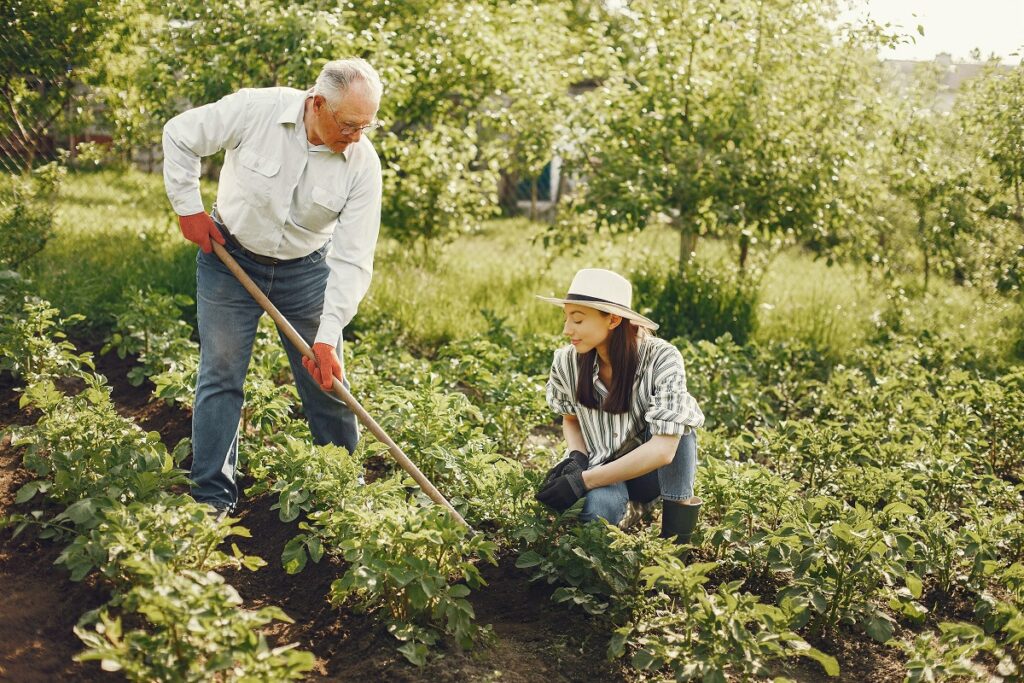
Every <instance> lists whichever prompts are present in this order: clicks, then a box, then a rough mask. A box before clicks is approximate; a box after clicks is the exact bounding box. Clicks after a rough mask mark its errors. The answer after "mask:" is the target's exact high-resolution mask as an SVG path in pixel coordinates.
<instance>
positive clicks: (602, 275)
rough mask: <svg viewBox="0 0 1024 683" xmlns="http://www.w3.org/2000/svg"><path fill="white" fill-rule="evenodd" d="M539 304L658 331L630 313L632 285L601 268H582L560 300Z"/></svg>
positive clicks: (645, 319) (656, 324)
mask: <svg viewBox="0 0 1024 683" xmlns="http://www.w3.org/2000/svg"><path fill="white" fill-rule="evenodd" d="M537 298H538V299H540V300H541V301H547V302H548V303H549V304H555V305H556V306H564V305H565V304H578V305H580V306H589V307H590V308H596V309H597V310H599V311H604V312H605V313H614V314H615V315H620V316H622V317H623V318H626V319H628V320H632V321H633V322H634V323H636V324H637V325H640V326H641V327H646V328H649V329H651V330H656V329H658V323H656V322H654V321H653V320H651V319H649V318H645V317H644V316H642V315H640V314H639V313H637V312H636V311H634V310H633V285H631V284H629V280H627V279H626V278H624V277H622V276H621V275H619V274H618V273H613V272H612V271H610V270H604V269H602V268H584V269H583V270H580V271H578V272H577V273H576V276H575V277H574V278H573V279H572V284H571V285H569V293H568V294H566V295H565V298H564V299H559V298H556V297H550V296H540V295H537Z"/></svg>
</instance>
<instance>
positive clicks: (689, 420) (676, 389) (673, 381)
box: [645, 345, 704, 436]
mask: <svg viewBox="0 0 1024 683" xmlns="http://www.w3.org/2000/svg"><path fill="white" fill-rule="evenodd" d="M653 372H654V395H653V396H652V397H651V403H650V406H649V408H648V409H647V414H646V416H645V417H646V419H647V423H648V425H650V428H651V434H652V435H659V434H660V435H669V436H681V435H684V434H689V433H690V432H691V431H693V430H694V429H696V428H697V427H700V426H701V425H703V424H704V413H703V412H701V409H700V407H699V406H698V405H697V400H696V399H695V398H694V397H693V396H691V395H690V393H689V392H688V391H687V390H686V369H685V367H684V365H683V356H682V354H680V353H679V349H677V348H675V347H674V346H671V345H665V346H664V348H663V350H661V352H660V353H659V354H658V356H657V358H655V360H654V368H653Z"/></svg>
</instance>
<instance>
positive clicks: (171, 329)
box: [100, 289, 199, 386]
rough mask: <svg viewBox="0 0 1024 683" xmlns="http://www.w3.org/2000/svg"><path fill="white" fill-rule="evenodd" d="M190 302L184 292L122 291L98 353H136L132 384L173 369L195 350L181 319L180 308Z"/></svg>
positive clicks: (129, 375) (170, 371) (129, 373)
mask: <svg viewBox="0 0 1024 683" xmlns="http://www.w3.org/2000/svg"><path fill="white" fill-rule="evenodd" d="M193 303H194V302H193V301H192V299H191V298H190V297H188V296H185V295H184V294H178V295H171V294H164V293H161V292H154V291H152V290H149V289H145V290H143V289H137V290H133V291H131V292H128V293H126V295H125V297H124V299H123V300H122V303H121V305H120V307H119V308H118V310H116V311H115V312H114V326H113V329H112V331H111V333H110V335H109V336H108V337H107V341H106V344H104V346H103V348H102V349H101V350H100V353H107V352H108V351H110V350H111V349H113V350H116V351H117V355H118V357H119V358H124V357H125V356H126V355H128V354H132V355H134V356H136V357H137V358H138V365H136V366H134V367H132V369H131V370H129V371H128V381H129V382H131V384H132V385H133V386H139V385H140V384H142V382H143V381H145V379H146V378H147V377H151V376H153V375H156V374H158V373H173V372H177V371H178V369H179V367H180V365H181V364H182V363H184V362H187V361H186V360H185V359H186V358H188V357H190V356H193V355H195V354H198V353H199V346H198V345H197V344H196V343H195V342H193V341H192V339H191V336H192V327H191V326H189V324H188V323H186V322H185V321H184V320H182V319H181V307H182V306H191V305H192V304H193Z"/></svg>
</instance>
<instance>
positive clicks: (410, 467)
mask: <svg viewBox="0 0 1024 683" xmlns="http://www.w3.org/2000/svg"><path fill="white" fill-rule="evenodd" d="M211 242H212V244H213V251H214V252H215V253H216V254H217V256H218V257H219V258H220V260H221V261H223V262H224V265H225V266H227V267H228V270H230V271H231V272H232V273H234V275H235V277H237V278H238V281H239V282H241V283H242V286H243V287H245V289H246V291H248V292H249V294H251V295H252V298H253V299H255V300H256V301H257V303H259V305H260V306H262V307H263V310H265V311H266V312H267V313H268V314H270V317H271V318H272V319H273V320H274V322H275V323H277V326H278V327H279V328H280V329H281V332H283V333H284V336H286V337H287V338H288V340H289V341H290V342H291V343H292V344H294V345H295V348H297V349H298V350H299V351H300V352H301V353H302V355H304V356H305V357H306V358H309V359H311V360H312V361H313V362H314V363H315V362H316V357H315V356H314V355H313V350H312V349H310V348H309V344H307V343H306V340H304V339H303V338H302V337H300V336H299V333H298V332H296V331H295V328H294V327H292V325H291V323H289V322H288V320H287V319H286V318H285V317H284V316H283V315H281V312H280V311H278V310H277V307H276V306H274V304H272V303H271V302H270V299H268V298H267V297H266V295H265V294H263V292H262V291H260V288H259V287H257V286H256V283H255V282H253V281H252V278H250V277H249V276H248V275H247V274H246V272H245V271H244V270H242V267H241V266H239V265H238V262H237V261H235V259H234V258H232V256H231V254H229V253H228V252H227V250H225V249H224V247H222V246H221V245H220V244H218V243H217V242H215V241H212V240H211ZM333 390H334V393H335V394H337V395H338V398H340V399H341V400H342V401H344V402H345V405H347V406H348V407H349V408H350V409H351V410H352V412H353V413H355V415H356V417H358V418H359V421H360V422H362V423H363V426H365V427H366V428H367V429H368V430H370V433H371V434H373V435H374V436H375V437H377V439H378V440H379V441H380V442H381V443H383V444H385V445H386V446H387V447H388V452H389V453H391V457H393V458H394V459H395V460H396V461H398V464H399V465H401V466H402V469H403V470H405V471H406V472H407V473H408V474H409V476H411V477H412V478H413V480H415V482H416V483H417V484H419V487H420V489H422V490H423V492H424V493H426V494H427V495H428V496H430V499H431V500H433V501H434V502H435V503H437V504H438V505H441V506H443V507H444V508H446V509H447V510H448V512H449V513H451V515H452V517H454V518H455V519H456V520H457V521H458V522H459V523H460V524H462V525H463V526H464V527H466V528H467V529H469V528H470V527H469V524H467V523H466V520H465V519H463V518H462V515H460V514H459V512H458V511H457V510H456V509H455V508H453V507H452V504H451V503H449V502H448V499H447V498H445V497H444V496H443V495H441V492H440V491H438V490H437V488H436V487H435V486H434V485H433V484H431V483H430V480H429V479H427V478H426V476H424V474H423V473H422V472H420V468H418V467H416V463H414V462H413V461H412V460H410V459H409V456H407V455H406V454H405V453H403V452H402V449H401V448H399V447H398V444H396V443H395V442H394V441H393V440H392V439H391V437H390V436H388V435H387V432H385V431H384V430H383V429H382V428H381V426H380V425H379V424H377V421H376V420H374V419H373V417H372V416H371V415H370V414H369V413H368V412H366V409H365V408H363V406H361V405H359V401H357V400H356V399H355V397H354V396H352V394H351V393H350V392H349V390H348V389H346V388H345V385H343V384H342V383H341V380H339V379H338V378H337V377H335V378H334V386H333Z"/></svg>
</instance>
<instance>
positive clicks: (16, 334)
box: [0, 297, 93, 382]
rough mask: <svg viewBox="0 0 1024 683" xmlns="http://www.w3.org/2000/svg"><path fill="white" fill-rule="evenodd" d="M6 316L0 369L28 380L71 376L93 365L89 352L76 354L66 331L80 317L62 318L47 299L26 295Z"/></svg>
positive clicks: (1, 331)
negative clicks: (18, 307) (18, 305)
mask: <svg viewBox="0 0 1024 683" xmlns="http://www.w3.org/2000/svg"><path fill="white" fill-rule="evenodd" d="M9 315H10V317H8V318H7V320H5V321H4V324H3V325H2V326H0V370H9V371H10V372H11V373H12V374H13V375H14V376H15V377H24V378H26V379H27V380H28V381H30V382H31V381H33V380H36V379H42V378H51V379H52V378H56V377H74V376H76V375H78V374H79V373H80V372H81V371H82V370H83V368H89V369H92V368H93V364H92V355H91V354H88V353H82V354H80V353H77V352H76V350H75V346H74V344H72V343H71V342H69V341H68V340H67V334H66V333H65V328H66V327H68V326H69V325H73V324H75V323H76V322H78V321H80V320H82V316H78V315H71V316H68V317H66V318H62V317H61V316H60V311H59V310H57V309H56V308H54V307H53V306H52V305H50V302H48V301H42V300H40V299H36V298H29V297H26V298H25V299H24V301H23V303H22V305H21V308H20V310H15V311H11V312H10V313H9Z"/></svg>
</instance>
